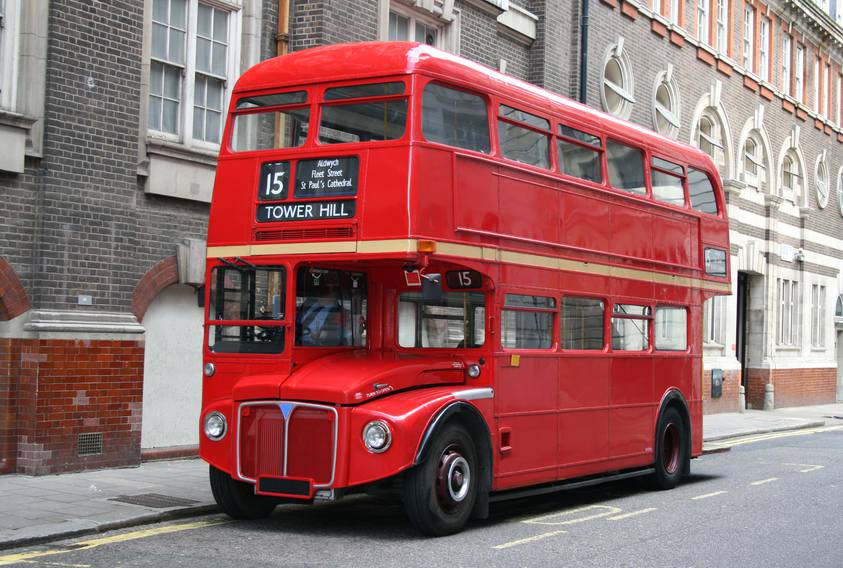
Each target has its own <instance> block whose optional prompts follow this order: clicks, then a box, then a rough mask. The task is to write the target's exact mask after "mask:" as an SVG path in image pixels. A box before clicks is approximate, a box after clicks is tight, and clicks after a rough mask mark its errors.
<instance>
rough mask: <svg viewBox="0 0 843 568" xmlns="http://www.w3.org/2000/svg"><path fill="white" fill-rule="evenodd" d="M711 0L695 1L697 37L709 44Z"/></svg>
mask: <svg viewBox="0 0 843 568" xmlns="http://www.w3.org/2000/svg"><path fill="white" fill-rule="evenodd" d="M710 17H711V0H698V2H697V39H699V40H700V42H702V43H704V44H706V45H710V43H709V41H710V40H709V28H710V26H711V21H710Z"/></svg>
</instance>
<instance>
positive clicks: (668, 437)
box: [651, 407, 689, 489]
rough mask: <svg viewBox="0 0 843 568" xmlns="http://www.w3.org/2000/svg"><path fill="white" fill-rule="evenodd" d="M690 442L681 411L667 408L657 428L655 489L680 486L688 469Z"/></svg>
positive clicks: (653, 483) (653, 477) (652, 479)
mask: <svg viewBox="0 0 843 568" xmlns="http://www.w3.org/2000/svg"><path fill="white" fill-rule="evenodd" d="M688 442H689V441H688V440H687V436H686V435H685V423H684V422H683V420H682V416H680V414H679V411H678V410H676V409H675V408H673V407H668V408H666V409H665V411H664V412H662V415H661V417H659V423H658V427H657V428H656V461H655V472H654V473H653V475H652V477H651V481H652V485H653V486H654V488H655V489H673V488H674V487H676V486H677V485H678V484H679V480H680V479H682V474H683V473H684V472H685V471H686V467H687V465H686V462H687V460H688V455H689V452H688Z"/></svg>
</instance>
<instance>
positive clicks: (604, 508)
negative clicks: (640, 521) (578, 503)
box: [521, 505, 623, 526]
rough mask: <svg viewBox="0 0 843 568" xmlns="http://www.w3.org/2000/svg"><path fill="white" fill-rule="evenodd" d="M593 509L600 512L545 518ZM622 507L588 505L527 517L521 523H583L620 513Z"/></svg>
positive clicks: (553, 524)
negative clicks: (569, 517) (571, 516)
mask: <svg viewBox="0 0 843 568" xmlns="http://www.w3.org/2000/svg"><path fill="white" fill-rule="evenodd" d="M593 510H602V511H603V512H602V513H596V514H594V515H588V516H586V517H578V518H575V519H569V520H563V521H554V522H550V521H548V520H547V519H552V518H554V517H565V516H568V515H574V514H576V513H582V512H584V511H593ZM621 511H623V509H619V508H617V507H610V506H608V505H589V506H588V507H579V508H577V509H569V510H567V511H561V512H559V513H551V514H549V515H542V516H540V517H534V518H532V519H527V520H525V521H521V522H522V523H526V524H529V525H551V526H555V525H575V524H577V523H584V522H586V521H591V520H593V519H599V518H601V517H608V516H609V515H614V514H615V513H620V512H621Z"/></svg>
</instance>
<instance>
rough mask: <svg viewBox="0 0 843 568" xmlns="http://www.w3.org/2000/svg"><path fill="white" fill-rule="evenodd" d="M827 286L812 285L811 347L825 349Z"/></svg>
mask: <svg viewBox="0 0 843 568" xmlns="http://www.w3.org/2000/svg"><path fill="white" fill-rule="evenodd" d="M825 308H826V306H825V286H823V285H822V284H812V285H811V347H813V348H814V349H823V348H825V318H826V316H825Z"/></svg>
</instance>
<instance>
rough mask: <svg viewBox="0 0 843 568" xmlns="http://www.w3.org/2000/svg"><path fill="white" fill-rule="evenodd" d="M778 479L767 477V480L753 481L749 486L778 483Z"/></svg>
mask: <svg viewBox="0 0 843 568" xmlns="http://www.w3.org/2000/svg"><path fill="white" fill-rule="evenodd" d="M778 479H779V478H778V477H768V478H767V479H760V480H758V481H753V482H752V483H750V485H764V484H765V483H772V482H773V481H778Z"/></svg>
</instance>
